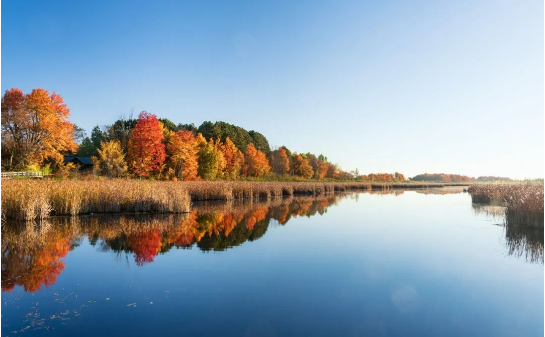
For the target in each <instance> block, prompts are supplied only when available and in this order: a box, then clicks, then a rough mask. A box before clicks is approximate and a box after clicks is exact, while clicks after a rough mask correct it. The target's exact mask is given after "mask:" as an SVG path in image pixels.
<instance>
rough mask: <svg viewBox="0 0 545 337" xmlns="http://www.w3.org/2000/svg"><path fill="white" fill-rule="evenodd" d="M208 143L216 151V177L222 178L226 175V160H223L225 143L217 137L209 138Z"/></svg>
mask: <svg viewBox="0 0 545 337" xmlns="http://www.w3.org/2000/svg"><path fill="white" fill-rule="evenodd" d="M210 145H212V147H213V148H214V151H215V152H216V158H217V161H218V173H217V175H216V177H217V178H220V179H224V178H225V177H226V176H227V172H226V169H227V161H226V160H225V154H224V153H225V145H223V143H222V142H221V141H220V139H219V138H216V139H215V140H214V139H210Z"/></svg>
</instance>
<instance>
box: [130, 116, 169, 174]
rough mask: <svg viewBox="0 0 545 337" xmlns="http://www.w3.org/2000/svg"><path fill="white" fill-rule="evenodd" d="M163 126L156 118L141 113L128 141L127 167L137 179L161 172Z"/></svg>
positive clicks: (163, 157)
mask: <svg viewBox="0 0 545 337" xmlns="http://www.w3.org/2000/svg"><path fill="white" fill-rule="evenodd" d="M164 139H165V137H164V135H163V126H162V125H161V122H159V120H158V119H157V116H155V115H154V114H150V113H148V112H146V111H142V112H141V113H140V115H139V116H138V120H137V121H136V125H135V127H134V129H133V130H132V132H131V137H130V139H129V151H128V152H129V153H128V155H129V167H130V168H131V171H132V172H133V173H134V174H136V175H137V176H138V177H149V176H150V175H157V174H159V173H160V172H161V169H162V166H163V163H164V161H165V158H166V153H165V144H164V143H163V141H164Z"/></svg>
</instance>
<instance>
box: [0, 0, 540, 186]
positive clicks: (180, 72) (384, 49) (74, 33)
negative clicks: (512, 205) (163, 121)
mask: <svg viewBox="0 0 545 337" xmlns="http://www.w3.org/2000/svg"><path fill="white" fill-rule="evenodd" d="M543 13H544V11H543V1H541V0H525V1H515V0H513V1H498V0H490V1H486V0H485V1H473V0H470V1H463V0H462V1H460V0H458V1H437V0H429V1H405V0H403V1H363V0H358V1H337V0H332V1H317V0H312V1H310V0H309V1H302V0H301V1H278V0H275V1H223V0H218V1H191V2H189V1H187V2H182V1H171V2H169V1H24V0H23V1H22V0H4V1H2V36H1V37H2V43H1V44H2V53H1V54H2V55H1V56H2V83H1V88H2V91H5V90H6V89H9V88H11V87H19V88H21V89H23V91H25V92H27V91H30V90H31V89H32V88H36V87H43V88H46V89H48V90H50V91H56V92H57V93H59V94H61V95H62V96H63V97H64V99H65V102H67V104H68V106H69V108H70V109H71V110H72V116H71V120H72V121H73V122H75V123H76V124H78V125H79V126H81V127H83V128H85V129H86V130H87V131H90V129H91V128H92V127H93V126H94V125H96V124H99V125H106V124H110V123H112V122H114V121H115V120H116V119H117V118H118V117H119V116H121V115H123V114H124V115H128V114H129V113H130V112H131V111H134V112H135V114H137V113H138V112H139V111H141V110H147V111H150V112H152V113H155V114H157V115H158V116H159V117H164V118H168V119H170V120H172V121H173V122H175V123H195V124H196V125H197V126H198V125H200V124H201V123H202V122H203V121H205V120H211V121H220V120H221V121H225V122H228V123H232V124H236V125H240V126H242V127H244V128H246V129H247V130H251V129H253V130H256V131H259V132H261V133H263V134H264V135H265V136H266V137H267V138H268V140H269V142H270V144H271V145H272V146H281V145H286V146H287V147H288V148H290V149H291V150H292V151H296V152H313V153H316V154H319V153H323V154H324V155H326V156H327V157H328V158H329V159H330V161H333V162H336V163H338V164H339V165H341V167H343V168H344V169H346V170H351V169H354V168H358V169H359V171H360V172H362V173H369V172H394V171H399V172H402V173H404V174H405V175H407V176H413V175H415V174H418V173H425V172H428V173H435V172H444V173H458V174H467V175H471V176H478V175H500V176H510V177H514V178H530V177H532V178H533V177H543V172H544V61H543V57H544V55H543V50H544V45H543V39H544V37H543V26H544V22H543V16H544V14H543Z"/></svg>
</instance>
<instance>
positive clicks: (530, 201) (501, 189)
mask: <svg viewBox="0 0 545 337" xmlns="http://www.w3.org/2000/svg"><path fill="white" fill-rule="evenodd" d="M468 192H469V193H470V194H471V199H472V201H473V202H474V203H477V204H488V205H501V206H505V216H506V222H507V223H510V224H512V225H525V226H533V227H540V228H543V218H544V213H543V212H544V208H543V205H544V204H543V201H544V199H543V192H544V185H543V182H523V183H508V184H475V185H471V186H470V187H469V189H468Z"/></svg>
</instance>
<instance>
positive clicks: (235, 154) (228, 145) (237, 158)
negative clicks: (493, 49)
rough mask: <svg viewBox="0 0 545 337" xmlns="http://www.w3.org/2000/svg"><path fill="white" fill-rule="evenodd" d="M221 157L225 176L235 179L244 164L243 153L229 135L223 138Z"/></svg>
mask: <svg viewBox="0 0 545 337" xmlns="http://www.w3.org/2000/svg"><path fill="white" fill-rule="evenodd" d="M223 157H224V158H225V178H227V179H233V180H234V179H237V178H238V176H239V175H240V170H241V169H242V165H243V164H244V154H243V153H242V152H241V151H240V150H239V149H238V148H237V147H236V146H235V144H234V143H233V142H232V141H231V138H229V137H227V138H225V143H224V144H223Z"/></svg>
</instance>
